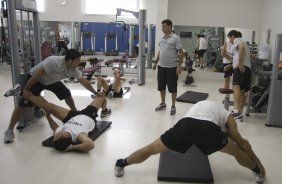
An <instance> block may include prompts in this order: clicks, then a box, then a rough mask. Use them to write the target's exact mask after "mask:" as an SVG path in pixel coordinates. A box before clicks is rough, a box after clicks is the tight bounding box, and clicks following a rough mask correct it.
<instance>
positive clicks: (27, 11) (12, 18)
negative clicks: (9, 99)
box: [6, 0, 41, 129]
mask: <svg viewBox="0 0 282 184" xmlns="http://www.w3.org/2000/svg"><path fill="white" fill-rule="evenodd" d="M6 2H7V12H8V27H9V40H10V49H11V52H10V53H11V63H12V65H11V70H12V81H13V86H15V85H16V84H20V85H21V86H24V85H25V83H26V79H27V75H28V73H29V70H30V68H31V67H32V66H33V65H36V64H37V63H38V62H40V61H41V50H40V26H39V17H38V11H37V9H36V1H35V0H7V1H6ZM17 14H20V20H17ZM25 18H27V21H26V20H24V19H25ZM18 22H19V24H17V23H18ZM26 22H27V23H26ZM19 26H20V27H19ZM25 30H26V31H25ZM24 34H26V36H24V37H25V38H24V37H21V35H24ZM19 43H20V44H19ZM26 45H27V46H26ZM27 48H28V49H27ZM31 49H32V50H31ZM20 50H23V53H21V52H19V51H20ZM28 53H29V54H28ZM19 100H20V99H19V97H15V104H17V103H18V102H19ZM24 110H25V112H24V113H23V117H22V120H21V121H20V122H19V124H18V129H20V127H22V128H23V127H24V126H25V125H26V124H27V122H29V121H30V120H32V119H33V116H34V115H33V114H34V113H33V109H32V108H31V107H26V108H25V109H24Z"/></svg>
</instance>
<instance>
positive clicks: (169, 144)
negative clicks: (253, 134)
mask: <svg viewBox="0 0 282 184" xmlns="http://www.w3.org/2000/svg"><path fill="white" fill-rule="evenodd" d="M192 145H196V146H197V147H198V148H199V149H200V150H201V151H202V152H203V153H204V154H205V155H210V154H212V153H214V152H216V151H221V152H224V153H227V154H229V155H232V156H234V157H235V159H236V160H237V162H238V163H239V164H240V165H241V166H243V167H247V168H249V169H250V170H252V171H253V173H254V175H255V177H256V182H257V183H263V182H264V180H265V169H264V167H263V165H262V163H261V162H260V160H259V158H258V157H257V156H256V155H255V153H254V152H253V150H252V148H251V145H250V143H249V142H248V141H247V140H246V139H244V138H242V136H241V135H240V133H239V132H238V129H237V124H236V122H235V120H234V118H233V117H232V115H230V112H228V111H227V110H225V109H224V108H223V107H222V105H220V104H216V103H214V102H211V101H201V102H199V103H197V104H195V105H194V106H193V107H192V108H191V109H190V111H189V112H188V113H187V115H186V117H184V118H182V119H181V120H179V121H178V122H177V123H176V125H174V127H173V128H170V129H169V130H168V131H166V132H165V133H164V134H162V135H161V137H160V138H158V139H156V140H155V141H154V142H153V143H151V144H149V145H147V146H145V147H143V148H141V149H139V150H137V151H135V152H134V153H132V154H131V155H129V156H128V157H127V158H125V159H119V160H117V162H116V165H115V174H116V176H117V177H121V176H123V175H124V167H125V166H127V165H131V164H137V163H141V162H143V161H145V160H146V159H147V158H149V157H150V156H151V155H154V154H157V153H161V152H163V151H166V150H173V151H176V152H179V153H185V152H186V151H187V150H188V149H189V148H190V147H191V146H192Z"/></svg>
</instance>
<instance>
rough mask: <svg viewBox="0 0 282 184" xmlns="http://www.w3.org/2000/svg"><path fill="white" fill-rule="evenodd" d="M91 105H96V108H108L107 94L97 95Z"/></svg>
mask: <svg viewBox="0 0 282 184" xmlns="http://www.w3.org/2000/svg"><path fill="white" fill-rule="evenodd" d="M90 105H91V106H93V107H96V109H98V110H99V109H100V108H102V110H105V109H106V108H107V100H106V97H105V96H97V97H95V99H94V100H93V101H92V102H91V103H90Z"/></svg>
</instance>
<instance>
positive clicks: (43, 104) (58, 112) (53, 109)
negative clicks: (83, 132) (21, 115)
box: [28, 95, 70, 120]
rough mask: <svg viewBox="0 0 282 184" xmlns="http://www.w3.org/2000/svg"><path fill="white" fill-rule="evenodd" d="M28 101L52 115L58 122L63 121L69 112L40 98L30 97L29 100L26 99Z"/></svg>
mask: <svg viewBox="0 0 282 184" xmlns="http://www.w3.org/2000/svg"><path fill="white" fill-rule="evenodd" d="M28 100H29V101H31V102H32V103H33V104H34V105H35V106H37V107H39V108H42V109H44V110H45V111H47V112H49V113H51V114H53V115H54V116H55V117H56V118H58V119H59V120H63V119H64V118H65V117H66V116H67V114H68V113H69V111H70V110H69V109H66V108H63V107H60V106H58V105H55V104H52V103H49V102H48V101H46V100H45V99H44V98H42V97H41V96H34V95H32V96H31V97H30V98H28Z"/></svg>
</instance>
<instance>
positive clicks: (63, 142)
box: [27, 95, 111, 152]
mask: <svg viewBox="0 0 282 184" xmlns="http://www.w3.org/2000/svg"><path fill="white" fill-rule="evenodd" d="M27 99H28V100H29V101H30V102H32V103H33V104H34V105H36V106H38V107H40V108H42V109H44V110H45V111H46V118H47V120H48V122H49V125H50V127H51V129H52V130H53V131H54V139H53V146H54V148H55V149H56V150H58V151H71V150H74V151H80V152H88V151H89V150H91V149H93V148H94V142H93V140H92V139H90V138H89V137H88V133H89V132H91V131H92V130H93V129H94V128H95V122H96V117H97V116H98V115H97V112H98V110H99V109H100V108H101V109H102V111H101V116H102V114H103V117H105V116H106V115H109V114H111V110H110V109H108V108H107V101H106V97H105V95H104V96H97V97H95V99H94V100H93V101H92V102H91V103H90V104H89V105H88V106H87V107H86V108H84V109H83V110H81V111H73V110H69V109H66V108H63V107H60V106H58V105H55V104H52V103H49V102H47V101H46V100H45V99H44V98H43V97H41V96H35V95H30V96H28V98H27ZM51 114H52V115H53V116H55V117H56V118H57V119H59V120H61V121H62V122H63V124H62V125H60V126H58V124H57V123H56V122H55V121H54V120H53V118H52V117H51Z"/></svg>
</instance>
